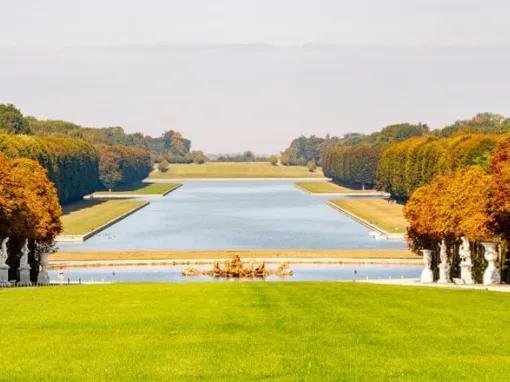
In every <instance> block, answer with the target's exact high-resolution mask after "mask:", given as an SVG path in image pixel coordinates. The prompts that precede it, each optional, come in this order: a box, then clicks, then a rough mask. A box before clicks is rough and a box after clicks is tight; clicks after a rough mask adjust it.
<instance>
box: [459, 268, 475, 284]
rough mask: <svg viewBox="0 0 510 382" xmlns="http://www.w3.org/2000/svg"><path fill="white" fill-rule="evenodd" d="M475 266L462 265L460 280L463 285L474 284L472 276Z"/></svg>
mask: <svg viewBox="0 0 510 382" xmlns="http://www.w3.org/2000/svg"><path fill="white" fill-rule="evenodd" d="M472 269H473V264H460V279H461V281H462V283H463V284H468V285H471V284H474V283H475V280H473V274H472Z"/></svg>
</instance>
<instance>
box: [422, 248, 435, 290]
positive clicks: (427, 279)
mask: <svg viewBox="0 0 510 382" xmlns="http://www.w3.org/2000/svg"><path fill="white" fill-rule="evenodd" d="M421 253H422V254H423V264H424V265H425V267H424V268H423V270H422V271H421V277H420V281H421V282H422V283H432V282H434V273H433V272H432V269H430V267H431V265H432V251H431V250H430V249H424V250H422V251H421Z"/></svg>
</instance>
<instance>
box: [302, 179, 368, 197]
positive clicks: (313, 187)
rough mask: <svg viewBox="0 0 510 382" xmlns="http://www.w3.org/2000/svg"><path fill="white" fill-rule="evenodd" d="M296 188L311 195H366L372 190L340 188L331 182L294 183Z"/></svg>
mask: <svg viewBox="0 0 510 382" xmlns="http://www.w3.org/2000/svg"><path fill="white" fill-rule="evenodd" d="M296 186H297V187H300V188H302V189H303V190H305V191H308V192H311V193H312V194H335V193H336V194H354V193H360V194H366V193H371V192H374V190H355V189H352V188H348V187H342V186H339V185H338V184H335V183H333V182H296Z"/></svg>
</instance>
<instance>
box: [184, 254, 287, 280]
mask: <svg viewBox="0 0 510 382" xmlns="http://www.w3.org/2000/svg"><path fill="white" fill-rule="evenodd" d="M293 274H294V272H292V270H291V269H290V267H289V264H287V263H282V264H280V265H279V266H278V268H276V269H275V270H272V269H269V268H266V263H265V262H264V261H262V262H260V263H255V262H253V261H250V262H249V263H243V262H242V261H241V258H240V257H239V256H238V255H235V256H234V257H233V258H232V260H230V261H229V260H226V261H225V262H224V264H223V268H222V267H221V266H220V263H219V261H216V262H215V263H214V264H213V268H212V269H211V270H208V271H201V270H199V269H197V268H193V267H191V266H190V267H188V268H186V269H185V270H184V271H183V272H182V275H183V276H211V277H217V278H219V277H222V278H254V277H256V278H264V277H266V276H271V275H275V276H280V277H284V276H292V275H293Z"/></svg>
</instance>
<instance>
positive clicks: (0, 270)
mask: <svg viewBox="0 0 510 382" xmlns="http://www.w3.org/2000/svg"><path fill="white" fill-rule="evenodd" d="M8 241H9V238H8V237H6V238H5V239H3V240H2V247H1V249H0V285H8V284H9V266H8V265H7V264H6V261H7V256H8V255H9V254H8V253H7V242H8Z"/></svg>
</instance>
